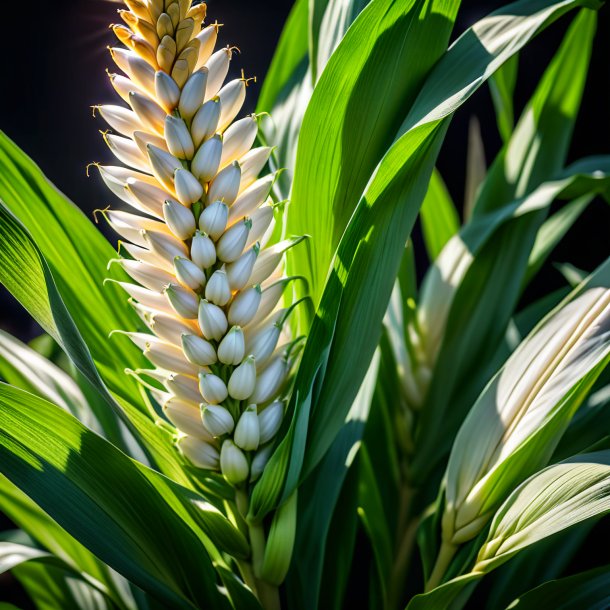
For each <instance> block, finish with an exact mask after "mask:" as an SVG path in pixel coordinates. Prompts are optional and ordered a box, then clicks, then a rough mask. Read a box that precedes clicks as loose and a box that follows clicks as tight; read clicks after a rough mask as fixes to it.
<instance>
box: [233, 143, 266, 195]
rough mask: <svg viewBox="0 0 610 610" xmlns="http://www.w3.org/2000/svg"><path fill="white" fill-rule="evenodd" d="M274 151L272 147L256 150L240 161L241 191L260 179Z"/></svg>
mask: <svg viewBox="0 0 610 610" xmlns="http://www.w3.org/2000/svg"><path fill="white" fill-rule="evenodd" d="M272 151H273V149H272V148H271V147H270V146H262V147H261V148H254V149H252V150H251V151H250V152H249V153H247V154H245V155H244V156H243V157H242V158H241V159H240V160H239V165H240V166H241V186H240V189H241V190H244V189H246V188H248V187H249V186H250V185H251V184H252V183H253V182H254V181H255V180H256V179H257V178H258V176H259V174H260V173H261V171H262V170H263V167H265V164H266V163H267V161H268V160H269V157H270V156H271V152H272Z"/></svg>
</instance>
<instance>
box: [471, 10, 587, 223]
mask: <svg viewBox="0 0 610 610" xmlns="http://www.w3.org/2000/svg"><path fill="white" fill-rule="evenodd" d="M596 21H597V16H596V14H595V13H594V12H593V11H591V10H582V11H581V12H580V13H579V15H578V16H577V17H576V18H575V19H574V22H573V24H572V25H571V27H570V29H569V30H568V33H567V34H566V36H565V38H564V40H563V42H562V44H561V47H560V48H559V50H558V51H557V53H556V54H555V56H554V58H553V60H552V62H551V64H550V65H549V67H548V69H547V70H546V71H545V73H544V75H543V77H542V80H541V81H540V83H539V85H538V87H537V89H536V92H535V93H534V95H533V97H532V99H531V100H530V102H529V103H528V104H527V106H526V108H525V109H524V111H523V113H522V115H521V118H520V119H519V122H518V123H517V126H516V128H515V130H514V131H513V133H512V136H511V138H510V140H509V141H508V142H507V143H506V144H505V146H504V147H503V148H502V150H501V152H500V154H499V155H498V156H497V158H496V160H495V161H494V163H493V165H492V166H491V168H490V170H489V174H488V177H487V180H486V181H485V183H484V185H483V187H482V189H481V191H480V196H479V198H478V200H477V202H476V207H475V214H481V213H484V212H486V211H489V210H493V209H496V208H498V207H501V206H502V205H504V204H506V203H508V202H510V201H513V200H514V199H518V198H520V197H523V196H524V195H526V194H528V193H529V192H531V191H532V190H533V189H534V188H536V187H537V186H538V185H539V184H540V183H541V182H543V181H545V180H548V179H549V178H552V177H553V176H554V175H555V174H556V173H557V172H558V171H560V170H561V169H562V168H563V166H564V163H565V160H566V156H567V152H568V147H569V144H570V141H571V138H572V131H573V129H574V124H575V121H576V116H577V114H578V109H579V107H580V101H581V98H582V93H583V90H584V85H585V80H586V77H587V70H588V67H589V60H590V57H591V47H592V44H593V37H594V34H595V27H596Z"/></svg>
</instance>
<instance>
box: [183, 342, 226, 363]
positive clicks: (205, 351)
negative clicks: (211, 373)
mask: <svg viewBox="0 0 610 610" xmlns="http://www.w3.org/2000/svg"><path fill="white" fill-rule="evenodd" d="M182 351H184V355H185V356H186V359H187V360H188V361H189V362H191V363H193V364H196V365H197V366H210V364H215V363H216V362H217V360H218V359H217V357H216V350H215V349H214V346H213V345H212V344H211V343H210V342H209V341H206V340H205V339H202V338H201V337H198V336H197V335H182Z"/></svg>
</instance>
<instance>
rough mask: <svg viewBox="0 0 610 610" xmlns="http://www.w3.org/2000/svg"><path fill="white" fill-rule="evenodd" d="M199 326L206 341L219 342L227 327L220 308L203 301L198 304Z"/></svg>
mask: <svg viewBox="0 0 610 610" xmlns="http://www.w3.org/2000/svg"><path fill="white" fill-rule="evenodd" d="M199 326H200V328H201V332H203V335H204V336H205V338H206V339H209V340H214V341H220V339H221V338H222V337H223V336H224V334H225V333H226V332H227V328H228V326H229V325H228V323H227V318H226V316H225V314H224V312H223V311H222V309H220V307H218V306H217V305H214V304H213V303H210V302H209V301H206V300H203V301H201V303H200V304H199Z"/></svg>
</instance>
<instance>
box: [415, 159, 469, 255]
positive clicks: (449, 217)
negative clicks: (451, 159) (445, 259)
mask: <svg viewBox="0 0 610 610" xmlns="http://www.w3.org/2000/svg"><path fill="white" fill-rule="evenodd" d="M420 214H421V226H422V231H423V233H424V242H425V244H426V250H427V252H428V257H429V259H430V260H431V261H434V260H436V257H437V256H438V255H439V254H440V253H441V250H442V249H443V248H444V247H445V244H446V243H447V242H448V241H449V240H450V239H451V238H452V237H453V236H454V235H455V234H456V233H457V232H458V231H459V229H460V218H459V216H458V213H457V211H456V209H455V204H454V203H453V200H452V199H451V195H450V194H449V191H448V190H447V187H446V186H445V183H444V182H443V179H442V177H441V175H440V174H439V173H438V170H434V172H433V173H432V178H431V179H430V184H429V186H428V192H427V193H426V197H425V199H424V201H423V203H422V205H421V211H420Z"/></svg>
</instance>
